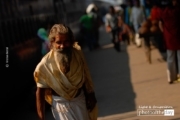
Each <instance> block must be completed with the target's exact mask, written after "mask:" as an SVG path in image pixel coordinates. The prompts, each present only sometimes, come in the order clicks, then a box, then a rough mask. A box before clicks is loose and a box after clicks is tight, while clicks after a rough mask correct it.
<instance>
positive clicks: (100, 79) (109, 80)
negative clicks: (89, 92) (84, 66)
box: [10, 28, 180, 120]
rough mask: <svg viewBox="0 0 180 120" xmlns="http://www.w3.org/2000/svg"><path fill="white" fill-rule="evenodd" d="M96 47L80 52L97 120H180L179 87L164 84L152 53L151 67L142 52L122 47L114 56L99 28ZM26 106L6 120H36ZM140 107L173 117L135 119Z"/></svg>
mask: <svg viewBox="0 0 180 120" xmlns="http://www.w3.org/2000/svg"><path fill="white" fill-rule="evenodd" d="M100 45H101V46H102V48H101V49H98V50H95V51H92V52H90V51H88V49H87V48H84V49H83V50H84V53H85V57H86V59H87V63H88V65H89V69H90V72H91V75H92V78H93V82H94V87H95V92H96V97H97V101H98V103H97V104H98V108H99V116H98V120H180V104H179V103H180V83H175V84H171V85H170V84H168V82H167V76H166V62H163V61H160V60H159V59H160V55H159V53H158V51H157V50H156V49H153V50H152V64H151V65H150V64H148V63H147V62H146V60H145V55H144V52H143V48H136V47H135V46H134V45H130V46H126V45H125V44H122V52H120V53H118V52H116V51H115V50H114V49H113V47H112V44H111V41H110V37H109V36H108V34H106V33H105V31H104V29H103V28H101V32H100ZM27 106H28V105H25V107H24V106H23V107H22V109H21V107H20V108H19V109H20V110H22V111H21V112H19V111H15V113H17V114H16V115H15V116H13V118H12V119H10V120H36V119H37V118H36V113H33V112H32V111H31V112H26V108H28V107H27ZM143 106H144V107H146V106H148V107H151V109H153V110H155V109H156V110H160V109H158V108H153V107H155V106H156V107H168V108H170V107H171V108H172V109H174V111H175V113H174V116H166V117H165V116H162V115H161V116H158V115H160V114H156V116H155V115H154V116H153V115H151V116H138V114H137V109H139V110H145V109H142V107H143ZM140 107H141V108H140ZM147 110H150V108H148V109H147ZM161 110H164V109H161ZM148 115H149V114H148ZM46 116H47V119H46V120H53V117H52V114H51V111H47V115H46Z"/></svg>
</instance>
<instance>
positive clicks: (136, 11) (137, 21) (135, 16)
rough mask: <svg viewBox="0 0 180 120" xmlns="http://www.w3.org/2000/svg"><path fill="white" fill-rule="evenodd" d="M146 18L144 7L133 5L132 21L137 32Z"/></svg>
mask: <svg viewBox="0 0 180 120" xmlns="http://www.w3.org/2000/svg"><path fill="white" fill-rule="evenodd" d="M144 20H145V15H144V12H143V8H142V7H136V6H134V7H132V10H131V15H130V22H132V24H133V27H134V29H135V32H136V33H137V32H138V29H139V27H140V25H141V24H142V22H143V21H144Z"/></svg>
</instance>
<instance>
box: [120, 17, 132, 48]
mask: <svg viewBox="0 0 180 120" xmlns="http://www.w3.org/2000/svg"><path fill="white" fill-rule="evenodd" d="M118 27H119V28H120V29H121V30H120V31H119V40H120V41H123V42H124V43H126V44H127V45H130V37H131V36H132V34H133V32H132V31H131V29H130V28H129V26H128V25H127V24H126V23H125V22H124V21H123V19H122V18H121V17H119V20H118Z"/></svg>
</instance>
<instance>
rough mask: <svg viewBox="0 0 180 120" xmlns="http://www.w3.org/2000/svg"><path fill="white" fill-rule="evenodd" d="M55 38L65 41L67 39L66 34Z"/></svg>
mask: <svg viewBox="0 0 180 120" xmlns="http://www.w3.org/2000/svg"><path fill="white" fill-rule="evenodd" d="M55 38H56V39H59V40H66V39H67V38H68V34H57V35H56V36H55Z"/></svg>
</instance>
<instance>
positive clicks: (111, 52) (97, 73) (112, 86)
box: [85, 33, 136, 117]
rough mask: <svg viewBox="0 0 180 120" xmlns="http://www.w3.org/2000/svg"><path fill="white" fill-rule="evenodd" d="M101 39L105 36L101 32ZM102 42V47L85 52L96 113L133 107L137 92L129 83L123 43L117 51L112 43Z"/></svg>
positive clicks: (122, 111)
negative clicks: (96, 102)
mask: <svg viewBox="0 0 180 120" xmlns="http://www.w3.org/2000/svg"><path fill="white" fill-rule="evenodd" d="M102 34H103V33H102ZM101 36H104V35H101ZM101 39H103V38H101ZM104 39H107V38H105V36H104ZM104 43H105V44H104V45H103V46H102V49H99V50H96V51H93V52H89V51H86V52H85V56H86V59H87V63H88V65H89V69H90V72H91V75H92V78H93V82H94V86H95V91H96V97H97V101H98V107H99V115H98V116H99V117H105V116H111V115H115V114H122V113H126V112H131V111H135V110H136V105H135V98H136V95H135V93H134V91H133V87H132V83H131V74H130V67H129V57H128V53H127V50H126V45H122V52H116V51H115V49H114V48H113V45H112V44H107V43H108V42H107V41H106V42H104Z"/></svg>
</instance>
